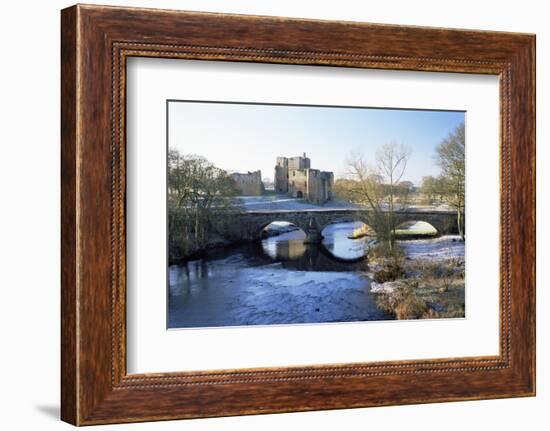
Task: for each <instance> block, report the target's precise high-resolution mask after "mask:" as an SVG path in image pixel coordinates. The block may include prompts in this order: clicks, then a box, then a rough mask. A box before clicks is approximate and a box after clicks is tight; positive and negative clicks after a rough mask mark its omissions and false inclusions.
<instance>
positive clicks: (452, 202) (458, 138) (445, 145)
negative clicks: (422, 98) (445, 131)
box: [435, 123, 466, 239]
mask: <svg viewBox="0 0 550 431" xmlns="http://www.w3.org/2000/svg"><path fill="white" fill-rule="evenodd" d="M465 142H466V139H465V129H464V123H462V124H460V125H459V126H458V127H456V129H454V130H453V131H452V132H451V133H449V136H448V137H447V138H445V139H444V140H443V141H442V142H441V143H440V144H439V146H438V147H437V149H436V156H435V159H436V162H437V164H438V165H439V167H440V168H441V176H440V177H439V188H440V190H441V195H442V197H443V200H444V201H445V202H446V203H447V204H448V205H449V206H451V207H452V208H454V209H455V211H456V217H457V224H458V232H459V234H460V236H461V237H462V239H464V236H465V232H464V230H465V229H464V227H465V223H464V222H465V220H464V211H465V179H466V164H465Z"/></svg>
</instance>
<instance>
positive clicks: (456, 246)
mask: <svg viewBox="0 0 550 431" xmlns="http://www.w3.org/2000/svg"><path fill="white" fill-rule="evenodd" d="M397 243H398V244H399V246H400V247H401V248H402V249H403V251H404V252H405V256H406V257H407V258H409V259H429V260H445V259H457V258H462V259H463V258H464V241H462V239H461V238H460V236H459V235H444V236H440V237H439V238H432V239H419V240H409V241H397Z"/></svg>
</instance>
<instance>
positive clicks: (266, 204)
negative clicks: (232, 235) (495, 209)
mask: <svg viewBox="0 0 550 431" xmlns="http://www.w3.org/2000/svg"><path fill="white" fill-rule="evenodd" d="M236 199H237V203H238V204H239V205H241V206H242V207H243V208H244V210H245V211H299V210H314V209H317V210H331V209H348V208H360V206H359V205H356V204H351V203H349V202H344V201H340V200H337V199H335V200H332V201H329V202H326V203H324V204H322V205H315V204H311V203H309V202H307V201H306V200H305V199H297V198H291V197H289V196H287V195H265V196H238V197H237V198H236ZM406 209H408V210H414V211H448V210H449V208H448V207H446V206H444V205H439V206H426V205H408V206H407V207H406Z"/></svg>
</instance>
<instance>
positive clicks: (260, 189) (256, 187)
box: [231, 171, 264, 196]
mask: <svg viewBox="0 0 550 431" xmlns="http://www.w3.org/2000/svg"><path fill="white" fill-rule="evenodd" d="M231 177H232V178H233V180H235V184H236V185H237V190H238V194H239V195H240V196H261V195H262V194H263V193H264V184H263V183H262V172H261V171H254V172H248V173H246V174H240V173H234V174H231Z"/></svg>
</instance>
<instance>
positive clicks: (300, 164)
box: [275, 153, 334, 205]
mask: <svg viewBox="0 0 550 431" xmlns="http://www.w3.org/2000/svg"><path fill="white" fill-rule="evenodd" d="M333 185H334V175H333V173H332V172H326V171H320V170H319V169H311V160H310V159H309V158H308V157H306V156H305V153H304V155H303V157H302V156H298V157H290V158H286V157H277V164H276V166H275V192H276V193H288V194H289V195H290V196H292V197H294V198H304V199H306V200H308V201H309V202H311V203H315V204H318V205H320V204H323V203H325V202H327V201H329V200H331V199H332V187H333Z"/></svg>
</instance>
